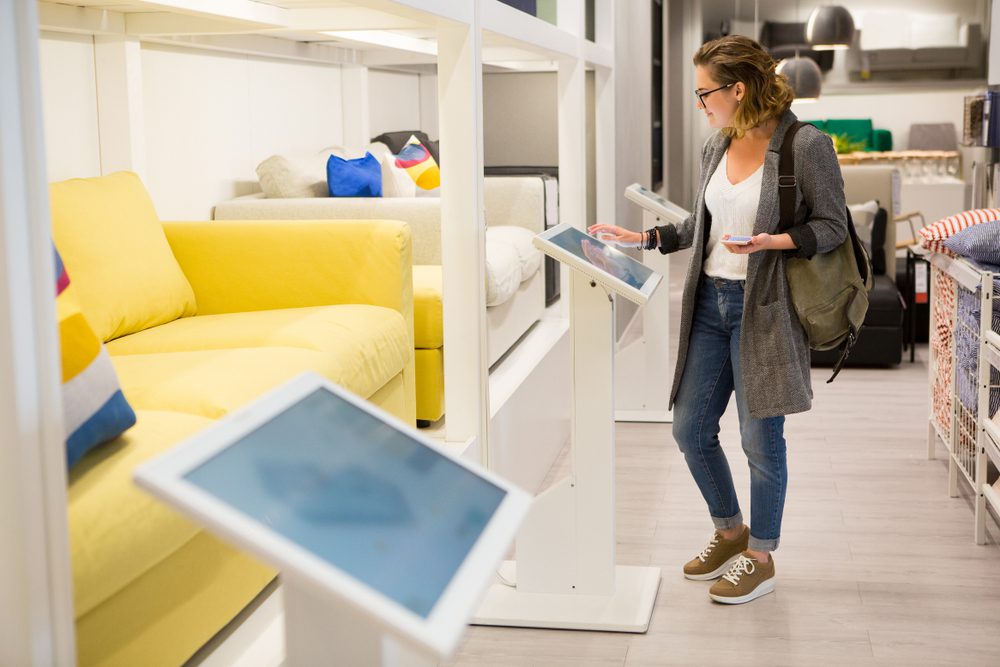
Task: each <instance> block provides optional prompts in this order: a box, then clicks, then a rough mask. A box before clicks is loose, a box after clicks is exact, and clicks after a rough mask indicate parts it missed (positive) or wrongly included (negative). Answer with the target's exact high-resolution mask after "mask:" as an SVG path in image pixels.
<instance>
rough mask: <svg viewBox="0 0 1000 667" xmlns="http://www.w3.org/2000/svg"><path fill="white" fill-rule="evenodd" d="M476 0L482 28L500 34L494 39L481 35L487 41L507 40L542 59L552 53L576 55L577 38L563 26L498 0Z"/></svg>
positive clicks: (578, 48) (578, 49) (509, 43)
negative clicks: (480, 5) (559, 26)
mask: <svg viewBox="0 0 1000 667" xmlns="http://www.w3.org/2000/svg"><path fill="white" fill-rule="evenodd" d="M480 1H481V2H482V8H483V11H482V16H481V18H482V26H483V30H484V31H486V32H488V33H492V34H493V35H495V36H498V37H501V38H503V39H502V40H497V39H496V38H495V37H494V38H490V37H484V40H486V41H488V42H489V43H490V44H491V45H494V46H499V45H502V44H501V42H502V41H507V42H508V45H510V46H517V47H521V48H524V49H527V50H529V51H530V52H532V53H536V54H538V55H539V56H540V58H541V59H543V60H549V59H551V58H553V57H556V56H563V57H566V56H568V57H571V58H577V57H579V55H580V46H579V44H580V41H579V40H578V39H577V38H576V37H574V36H573V35H571V34H569V33H568V32H566V31H565V30H560V29H559V28H557V27H556V26H554V25H552V24H551V23H548V22H546V21H543V20H541V19H539V18H536V17H534V16H531V15H529V14H526V13H525V12H522V11H520V10H518V9H514V8H513V7H511V6H509V5H505V4H503V3H502V2H499V0H480Z"/></svg>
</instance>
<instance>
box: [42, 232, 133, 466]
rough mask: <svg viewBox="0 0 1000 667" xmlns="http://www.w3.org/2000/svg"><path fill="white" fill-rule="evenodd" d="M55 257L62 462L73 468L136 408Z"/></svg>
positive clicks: (126, 424) (129, 418)
mask: <svg viewBox="0 0 1000 667" xmlns="http://www.w3.org/2000/svg"><path fill="white" fill-rule="evenodd" d="M55 259H56V315H57V318H58V321H59V347H60V351H61V355H62V387H63V423H64V424H65V427H66V462H67V465H68V466H70V467H72V466H73V465H74V464H75V463H76V462H77V461H79V460H80V458H81V457H82V456H83V455H84V454H86V453H87V452H88V451H90V450H91V449H93V448H94V447H96V446H97V445H99V444H101V443H104V442H107V441H108V440H113V439H114V438H116V437H118V436H119V435H121V434H122V433H123V432H125V431H126V430H127V429H129V428H130V427H131V426H132V425H133V424H135V412H134V411H133V410H132V406H130V405H129V404H128V401H126V400H125V396H124V394H122V391H121V387H120V386H119V384H118V376H117V375H116V374H115V368H114V366H113V365H112V364H111V357H110V356H108V352H107V350H106V349H105V348H104V344H103V343H102V342H101V341H100V340H99V339H98V338H97V334H95V333H94V330H93V329H92V328H91V327H90V324H89V323H88V322H87V319H86V317H84V315H83V313H82V312H81V311H80V307H79V306H78V305H77V303H76V301H75V299H74V298H73V294H72V292H73V290H72V287H71V285H70V280H69V276H68V275H67V273H66V267H65V266H63V263H62V258H61V257H59V253H58V251H56V253H55Z"/></svg>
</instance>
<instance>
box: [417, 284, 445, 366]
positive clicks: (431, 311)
mask: <svg viewBox="0 0 1000 667" xmlns="http://www.w3.org/2000/svg"><path fill="white" fill-rule="evenodd" d="M441 285H442V282H441V267H440V266H439V265H436V266H435V265H431V266H414V267H413V341H414V342H413V345H414V347H416V348H417V349H422V350H433V349H435V348H439V347H441V346H442V345H444V329H443V326H442V324H441V323H442V320H443V315H442V310H441Z"/></svg>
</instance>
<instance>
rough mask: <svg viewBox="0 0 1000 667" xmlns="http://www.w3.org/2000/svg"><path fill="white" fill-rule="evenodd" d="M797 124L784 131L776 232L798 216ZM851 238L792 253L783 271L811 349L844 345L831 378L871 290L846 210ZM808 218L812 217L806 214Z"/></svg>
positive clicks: (869, 271)
mask: <svg viewBox="0 0 1000 667" xmlns="http://www.w3.org/2000/svg"><path fill="white" fill-rule="evenodd" d="M803 125H805V123H802V122H795V123H793V124H792V125H791V126H790V127H789V128H788V132H787V133H786V134H785V138H784V141H783V142H782V144H781V158H780V160H779V162H778V201H779V205H780V211H781V217H780V221H779V223H778V233H779V234H780V233H783V232H785V231H787V230H788V229H790V228H791V227H792V226H793V223H794V220H795V189H796V186H797V181H796V180H795V155H794V151H793V147H792V144H793V141H794V139H795V134H796V133H797V132H798V131H799V128H800V127H802V126H803ZM846 212H847V238H845V239H844V242H843V243H841V244H840V245H839V246H838V247H837V248H835V249H833V250H831V251H830V252H826V253H823V254H816V255H814V256H813V257H812V258H811V259H803V258H801V257H790V258H788V259H787V260H786V261H785V275H786V277H787V279H788V288H789V291H790V292H791V297H792V305H793V306H794V308H795V314H796V315H798V318H799V322H801V323H802V328H803V329H805V332H806V336H807V337H808V338H809V347H810V348H811V349H813V350H833V349H837V348H839V349H840V356H839V357H838V359H837V362H836V363H835V364H834V366H833V375H831V376H830V379H829V380H827V383H830V382H833V380H834V378H836V377H837V374H838V373H840V369H841V368H842V367H843V365H844V362H845V361H846V360H847V356H848V355H849V354H850V353H851V350H852V349H853V348H854V344H855V343H856V342H857V341H858V332H859V331H860V330H861V325H862V324H863V323H864V321H865V315H866V314H867V313H868V292H870V291H871V289H872V264H871V259H870V258H869V257H868V252H867V251H866V250H865V247H864V246H863V245H862V244H861V241H860V240H859V239H858V234H857V231H856V230H855V229H854V221H853V220H852V219H851V212H850V210H847V211H846ZM807 219H808V216H807Z"/></svg>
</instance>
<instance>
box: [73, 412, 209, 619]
mask: <svg viewBox="0 0 1000 667" xmlns="http://www.w3.org/2000/svg"><path fill="white" fill-rule="evenodd" d="M211 423H212V422H211V421H210V420H208V419H205V418H204V417H199V416H196V415H190V414H182V413H177V412H159V411H150V410H138V411H137V421H136V425H135V426H133V427H132V428H131V429H129V430H128V431H126V432H125V433H124V434H122V435H121V436H119V437H118V438H116V439H115V440H112V441H111V442H109V443H106V444H104V445H102V446H101V447H98V448H97V449H95V450H94V451H92V452H90V453H89V454H87V455H86V456H84V457H83V458H82V459H81V460H80V462H79V463H78V464H77V465H76V466H75V467H74V468H73V469H72V470H71V471H70V474H69V491H68V495H69V531H70V548H71V554H72V556H71V562H72V566H73V595H74V600H75V609H76V616H77V617H78V618H79V617H80V616H83V615H84V614H86V613H87V612H89V611H90V610H92V609H93V608H94V607H96V606H97V605H98V604H100V603H101V602H102V601H104V600H106V599H107V598H109V597H110V596H111V595H113V594H114V593H116V592H117V591H119V590H121V589H122V588H124V587H125V586H127V585H128V584H129V583H130V582H131V581H133V580H134V579H136V578H137V577H139V576H140V575H142V574H143V573H144V572H146V571H147V570H149V569H150V568H151V567H153V566H154V565H156V564H157V563H158V562H160V561H162V560H163V559H164V558H166V557H168V556H169V555H170V554H171V553H173V552H174V551H176V550H178V549H180V548H181V547H182V546H183V545H184V544H185V543H186V542H187V541H189V540H190V539H191V538H193V537H194V536H195V535H196V534H197V533H198V531H199V530H200V529H199V528H198V527H197V526H195V525H194V524H192V523H190V522H189V521H187V520H186V519H184V518H182V517H181V516H180V515H179V514H177V513H176V512H174V511H173V510H171V509H169V508H168V507H167V506H166V505H164V504H163V503H161V502H159V501H157V500H154V499H153V497H152V496H150V495H148V494H146V493H144V492H142V491H140V490H139V489H138V488H137V487H136V486H135V485H134V484H133V483H132V471H133V470H134V469H135V467H136V466H137V465H139V464H140V463H142V462H143V461H145V460H146V459H149V458H151V457H152V456H154V455H156V454H159V453H160V452H163V451H166V450H168V449H170V448H171V447H173V446H174V445H176V444H177V443H178V441H180V440H182V439H184V438H186V437H188V436H191V435H193V434H194V433H196V432H198V431H200V430H202V429H203V428H205V427H206V426H208V425H210V424H211Z"/></svg>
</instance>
